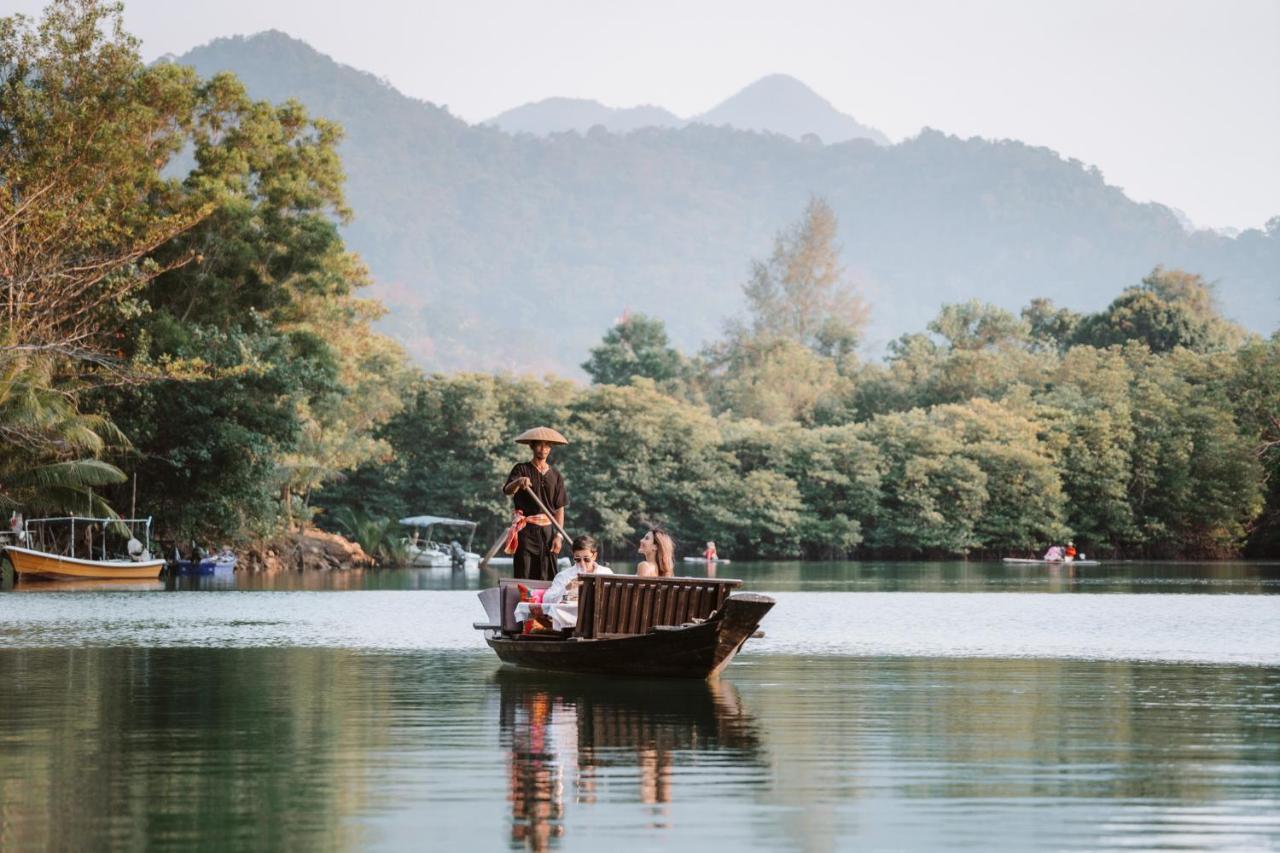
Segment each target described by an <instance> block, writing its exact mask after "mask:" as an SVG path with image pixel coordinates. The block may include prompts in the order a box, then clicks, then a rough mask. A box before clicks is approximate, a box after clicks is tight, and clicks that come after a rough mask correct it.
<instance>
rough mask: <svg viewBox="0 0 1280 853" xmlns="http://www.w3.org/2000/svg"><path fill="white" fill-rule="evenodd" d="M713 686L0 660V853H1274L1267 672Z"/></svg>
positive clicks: (307, 657)
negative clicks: (1198, 852) (1172, 850)
mask: <svg viewBox="0 0 1280 853" xmlns="http://www.w3.org/2000/svg"><path fill="white" fill-rule="evenodd" d="M174 597H176V596H174ZM731 678H732V683H726V682H721V683H719V684H716V685H706V684H700V683H685V682H669V681H659V682H653V681H618V680H614V679H592V678H568V677H548V676H545V675H540V674H536V673H521V672H519V671H513V670H501V669H500V668H499V667H498V666H497V665H496V663H495V662H494V661H493V660H492V659H491V658H490V657H489V656H488V655H487V654H458V653H449V652H443V651H439V650H431V651H427V652H416V653H361V652H355V651H351V650H348V649H340V648H310V649H303V648H288V647H273V648H266V647H260V648H249V649H184V648H178V649H147V648H119V647H112V648H92V647H90V648H60V649H0V697H3V699H4V700H5V702H4V705H3V708H2V709H0V715H2V719H0V850H3V851H6V853H8V851H10V850H15V851H16V850H28V849H31V850H44V849H52V850H96V849H129V850H133V849H138V850H141V849H192V848H196V849H245V850H256V849H269V850H276V849H280V850H289V849H296V850H316V849H323V850H367V849H397V850H400V849H423V848H425V847H429V848H430V849H441V850H452V849H458V850H492V849H502V848H515V849H517V850H531V851H540V850H548V849H564V850H575V849H582V850H592V851H601V850H603V851H604V853H610V851H612V850H623V849H637V848H645V849H656V848H660V847H661V848H663V849H681V850H685V849H688V850H705V849H714V848H719V847H727V848H730V849H735V850H742V851H751V850H762V851H773V850H778V849H805V850H829V849H838V848H845V849H853V848H855V847H859V848H861V847H866V848H869V849H895V850H897V849H920V850H934V849H963V848H969V849H978V850H983V851H987V850H1018V851H1021V850H1027V849H1035V848H1042V849H1054V850H1068V849H1079V850H1096V849H1101V848H1127V849H1135V848H1141V849H1150V848H1161V847H1166V848H1168V847H1180V848H1194V849H1215V848H1216V849H1272V848H1275V847H1276V845H1277V844H1280V818H1278V817H1277V814H1278V813H1280V810H1278V809H1277V806H1278V805H1280V774H1277V771H1276V768H1277V766H1278V764H1280V668H1276V667H1258V666H1193V665H1181V664H1177V665H1171V664H1144V663H1133V662H1104V661H1056V660H967V659H959V660H947V659H936V658H841V657H827V658H823V657H785V656H776V655H765V656H758V657H751V656H748V657H747V659H746V660H744V661H740V662H738V663H735V665H734V666H733V667H732V668H731Z"/></svg>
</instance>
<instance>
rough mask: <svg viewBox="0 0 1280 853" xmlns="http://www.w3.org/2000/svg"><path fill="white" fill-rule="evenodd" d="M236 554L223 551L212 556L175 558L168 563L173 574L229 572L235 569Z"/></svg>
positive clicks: (219, 573) (218, 573) (216, 573)
mask: <svg viewBox="0 0 1280 853" xmlns="http://www.w3.org/2000/svg"><path fill="white" fill-rule="evenodd" d="M236 562H237V561H236V555H235V554H233V553H231V552H230V551H223V552H222V553H221V554H216V555H214V556H212V557H201V558H200V559H198V560H196V559H192V560H184V559H181V558H175V559H174V560H173V562H172V563H171V564H170V565H172V567H173V571H174V573H175V574H179V575H221V574H229V573H231V572H234V571H235V570H236Z"/></svg>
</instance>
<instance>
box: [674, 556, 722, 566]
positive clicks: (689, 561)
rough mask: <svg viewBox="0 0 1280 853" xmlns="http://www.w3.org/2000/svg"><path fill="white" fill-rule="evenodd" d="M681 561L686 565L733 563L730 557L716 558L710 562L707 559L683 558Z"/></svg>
mask: <svg viewBox="0 0 1280 853" xmlns="http://www.w3.org/2000/svg"><path fill="white" fill-rule="evenodd" d="M681 559H682V560H683V561H684V562H686V563H719V564H720V565H724V564H725V563H731V562H733V561H732V560H730V559H729V558H728V557H716V558H715V559H714V560H708V559H707V558H706V557H681Z"/></svg>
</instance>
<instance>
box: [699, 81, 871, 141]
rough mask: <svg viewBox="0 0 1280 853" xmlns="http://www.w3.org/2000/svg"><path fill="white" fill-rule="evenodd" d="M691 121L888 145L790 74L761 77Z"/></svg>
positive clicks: (866, 127) (823, 139) (793, 135)
mask: <svg viewBox="0 0 1280 853" xmlns="http://www.w3.org/2000/svg"><path fill="white" fill-rule="evenodd" d="M692 121H696V122H700V123H702V124H711V125H728V126H730V127H735V128H738V129H740V130H759V131H766V132H770V133H780V134H782V135H784V136H790V137H791V138H792V139H803V138H804V137H805V136H807V135H808V134H811V133H812V134H817V135H818V136H819V137H820V138H821V139H822V141H823V142H826V143H835V142H846V141H848V140H850V139H870V140H871V141H872V142H875V143H876V144H878V145H888V144H889V139H888V137H886V136H885V135H884V134H883V133H881V132H880V131H878V130H876V129H875V128H873V127H868V126H867V125H864V124H862V123H861V122H859V121H858V120H857V119H855V118H854V117H853V116H850V115H846V114H845V113H842V112H840V111H839V110H838V109H836V108H835V106H834V105H832V103H831V102H830V101H828V100H827V99H826V98H824V97H822V96H821V95H819V94H818V93H817V92H815V91H814V90H813V89H812V88H810V87H809V86H808V85H806V84H805V83H803V82H802V81H800V80H797V79H796V78H795V77H792V76H791V75H789V74H769V75H767V76H764V77H761V78H760V79H759V80H757V81H755V82H754V83H752V84H750V85H749V86H747V87H745V88H744V89H742V90H741V91H740V92H738V93H737V94H736V95H733V96H731V97H729V98H728V99H726V100H724V101H723V102H721V103H720V104H718V105H717V106H715V107H712V108H711V109H709V110H707V111H706V112H705V113H702V114H701V115H699V116H696V117H694V118H693V119H692Z"/></svg>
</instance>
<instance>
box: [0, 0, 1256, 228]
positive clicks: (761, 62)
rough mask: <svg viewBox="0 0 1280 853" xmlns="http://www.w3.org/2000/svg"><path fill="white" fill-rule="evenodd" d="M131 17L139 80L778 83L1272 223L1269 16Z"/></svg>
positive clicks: (444, 10) (640, 12) (1088, 3)
mask: <svg viewBox="0 0 1280 853" xmlns="http://www.w3.org/2000/svg"><path fill="white" fill-rule="evenodd" d="M42 5H43V3H42V2H41V1H40V0H0V10H5V9H7V10H9V11H21V12H26V13H32V12H38V11H39V9H40V8H41V6H42ZM125 15H126V24H127V26H128V28H129V29H130V31H132V32H133V33H134V34H136V35H138V36H139V37H141V38H142V40H143V52H144V55H145V58H147V59H148V60H150V59H154V58H155V57H157V56H160V55H162V54H165V53H183V52H185V51H186V50H189V49H190V48H192V47H195V46H197V45H199V44H203V43H205V42H207V41H209V40H211V39H213V38H215V37H218V36H224V35H233V34H248V33H254V32H258V31H260V30H264V29H269V28H274V29H280V30H284V31H285V32H287V33H290V34H291V35H294V36H296V37H298V38H301V39H303V40H305V41H307V42H309V43H310V44H312V45H313V46H314V47H316V48H318V49H319V50H321V51H322V52H324V53H327V54H329V55H330V56H333V57H334V58H335V59H337V60H338V61H340V62H344V63H346V64H349V65H353V66H355V67H357V68H360V69H363V70H366V71H371V72H373V73H374V74H376V75H378V76H380V77H384V78H386V79H387V80H389V81H390V82H391V83H392V84H393V85H394V86H396V88H398V89H400V90H401V91H403V92H405V93H406V94H409V95H412V96H414V97H418V98H422V99H425V100H429V101H433V102H435V103H441V104H447V105H448V106H449V108H450V110H451V111H452V112H453V113H454V114H456V115H458V116H460V117H462V118H464V119H466V120H468V121H472V122H475V121H480V120H483V119H486V118H489V117H491V116H493V115H494V114H496V113H498V112H501V111H502V110H504V109H507V108H509V107H512V106H516V105H518V104H521V103H526V102H528V101H534V100H539V99H542V98H546V97H550V96H553V95H565V96H575V97H584V98H594V99H596V100H599V101H602V102H604V103H607V104H610V105H612V106H632V105H635V104H640V103H652V104H658V105H661V106H664V107H667V108H668V109H671V110H673V111H674V112H676V113H679V114H681V115H690V114H693V113H697V112H700V111H702V110H705V109H707V108H708V107H710V106H712V105H714V104H715V103H717V102H719V101H720V100H722V99H724V98H725V97H727V96H728V95H730V94H732V93H734V92H735V91H737V90H738V89H740V88H742V87H743V86H744V85H746V84H747V83H750V82H751V81H753V80H755V79H757V78H759V77H762V76H764V75H766V74H770V73H774V72H782V73H786V74H791V75H793V76H795V77H798V78H799V79H801V80H803V81H804V82H806V83H808V84H809V85H810V86H812V87H813V88H814V89H815V90H817V91H818V93H819V94H821V95H823V96H824V97H826V98H827V99H828V100H830V101H831V102H832V103H833V104H835V106H836V107H838V108H839V109H841V110H843V111H844V112H847V113H849V114H851V115H853V116H855V117H857V118H858V119H859V120H860V121H862V122H864V123H866V124H870V125H872V126H874V127H877V128H880V129H881V130H883V131H884V132H885V133H887V134H888V135H889V136H890V138H892V139H893V140H895V141H897V140H900V139H902V138H904V137H908V136H912V135H914V134H915V133H916V132H918V131H919V130H920V129H921V128H922V127H925V126H929V127H935V128H938V129H939V130H943V131H946V132H949V133H955V134H958V135H960V136H984V137H994V138H1015V139H1021V140H1024V141H1026V142H1030V143H1033V144H1037V145H1046V146H1049V147H1051V148H1054V149H1056V150H1057V151H1059V152H1061V153H1062V154H1064V155H1065V156H1069V157H1076V158H1078V159H1080V160H1083V161H1085V162H1086V163H1090V164H1093V165H1096V166H1098V167H1099V168H1100V169H1101V170H1102V172H1103V173H1104V174H1105V175H1106V177H1107V180H1108V181H1109V182H1110V183H1113V184H1116V185H1118V186H1120V187H1123V188H1124V190H1125V191H1126V192H1127V193H1128V194H1129V195H1130V196H1131V197H1133V198H1135V199H1138V200H1140V201H1148V200H1154V201H1160V202H1162V203H1164V204H1168V205H1171V206H1173V207H1178V208H1181V209H1182V210H1184V211H1185V212H1186V213H1187V214H1188V215H1189V216H1190V217H1191V219H1192V220H1193V221H1195V222H1196V223H1197V224H1198V225H1206V226H1214V227H1223V226H1234V227H1251V226H1258V225H1260V224H1262V223H1263V222H1264V221H1266V219H1268V218H1269V217H1271V216H1274V215H1280V0H1198V1H1197V2H1191V0H1061V2H1035V0H968V2H951V1H950V0H908V1H907V2H901V0H894V2H889V0H880V2H836V0H831V2H818V0H785V2H783V0H774V1H773V2H759V0H707V2H701V0H633V2H630V3H617V2H604V0H536V1H535V0H524V1H523V2H522V1H521V0H510V1H509V2H495V0H462V2H452V3H445V2H431V0H417V2H409V0H400V2H397V0H360V2H351V0H218V2H212V3H211V2H199V3H196V2H188V0H126V13H125Z"/></svg>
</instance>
